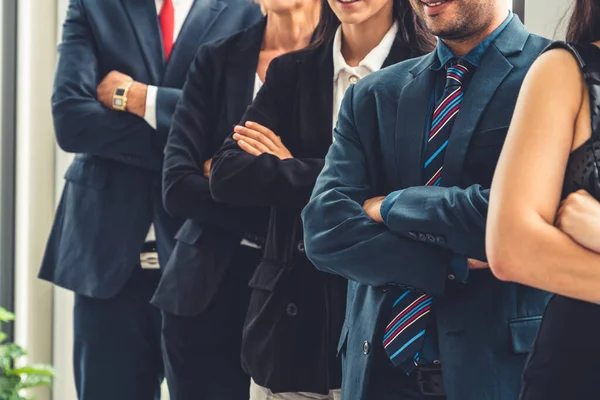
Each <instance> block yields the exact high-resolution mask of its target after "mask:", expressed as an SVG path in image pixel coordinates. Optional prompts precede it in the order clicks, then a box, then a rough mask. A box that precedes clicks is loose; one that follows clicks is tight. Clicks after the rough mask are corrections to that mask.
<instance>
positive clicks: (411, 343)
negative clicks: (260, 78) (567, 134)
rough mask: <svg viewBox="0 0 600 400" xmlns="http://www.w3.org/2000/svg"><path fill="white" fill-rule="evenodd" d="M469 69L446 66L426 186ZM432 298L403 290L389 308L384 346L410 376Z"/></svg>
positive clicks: (435, 176) (437, 174)
mask: <svg viewBox="0 0 600 400" xmlns="http://www.w3.org/2000/svg"><path fill="white" fill-rule="evenodd" d="M468 74H469V68H468V67H467V66H466V64H465V63H463V62H462V60H459V61H458V62H457V61H456V60H453V61H451V62H450V63H449V64H448V66H447V67H446V86H445V87H444V93H443V95H442V98H441V100H440V101H439V102H438V103H437V104H436V106H435V108H434V110H433V113H432V117H431V128H430V130H429V137H428V141H427V148H426V150H425V157H424V160H425V164H424V166H423V168H424V176H425V186H439V184H440V181H441V178H442V170H443V166H444V154H445V153H446V147H447V146H448V141H449V140H450V132H451V131H452V126H453V125H454V120H455V119H456V115H457V114H458V111H459V109H460V105H461V103H462V99H463V82H464V79H465V77H466V76H467V75H468ZM432 303H433V299H432V298H431V297H430V296H428V295H426V294H423V293H421V292H417V291H414V290H406V291H404V292H403V293H402V294H401V295H400V296H399V297H398V298H397V299H396V301H395V302H394V304H393V306H392V316H393V319H392V320H391V321H390V323H389V324H388V325H387V326H386V328H385V334H384V336H383V347H384V348H385V352H386V354H387V355H388V357H389V358H390V360H391V361H392V363H393V364H394V366H396V367H399V368H401V369H402V370H403V371H404V372H406V373H407V374H410V373H411V372H412V371H413V370H414V369H415V368H416V366H417V365H418V363H419V358H420V355H419V352H420V350H421V349H422V347H423V343H424V341H425V335H426V333H427V325H428V323H429V319H430V317H431V314H430V312H431V306H432Z"/></svg>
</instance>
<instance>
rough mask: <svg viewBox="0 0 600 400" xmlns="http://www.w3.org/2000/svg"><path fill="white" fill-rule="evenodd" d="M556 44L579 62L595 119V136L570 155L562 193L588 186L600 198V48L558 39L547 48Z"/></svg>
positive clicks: (593, 118) (589, 190) (593, 130)
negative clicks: (599, 170) (558, 40)
mask: <svg viewBox="0 0 600 400" xmlns="http://www.w3.org/2000/svg"><path fill="white" fill-rule="evenodd" d="M556 48H561V49H565V50H568V51H569V52H571V54H573V56H574V57H575V59H576V60H577V62H578V63H579V66H580V67H581V71H582V73H583V77H584V79H585V82H586V84H587V87H588V92H589V95H590V111H591V119H592V136H591V137H590V138H589V139H588V140H586V141H585V143H583V144H582V145H581V146H579V147H578V148H576V149H575V150H573V152H572V153H571V155H570V156H569V161H568V163H567V170H566V173H565V182H564V185H563V196H567V195H568V194H569V193H572V192H575V191H577V190H579V189H585V190H586V191H588V192H589V193H590V194H591V195H592V196H594V198H596V200H598V201H600V173H599V172H598V169H599V168H600V48H598V47H597V46H595V45H593V44H589V45H585V46H582V45H575V44H572V43H566V42H555V43H553V44H551V45H550V46H549V47H548V49H546V51H548V50H551V49H556Z"/></svg>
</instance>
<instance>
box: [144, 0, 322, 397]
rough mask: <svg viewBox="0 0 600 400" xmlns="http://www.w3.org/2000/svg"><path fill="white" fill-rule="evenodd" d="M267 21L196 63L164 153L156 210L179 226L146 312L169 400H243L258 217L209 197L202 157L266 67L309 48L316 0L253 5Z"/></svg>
mask: <svg viewBox="0 0 600 400" xmlns="http://www.w3.org/2000/svg"><path fill="white" fill-rule="evenodd" d="M262 8H263V11H264V12H266V15H267V18H264V19H263V20H262V21H261V22H259V23H258V24H256V25H255V26H253V27H251V28H249V29H247V30H245V31H242V32H240V33H237V34H234V35H233V36H230V37H229V38H226V39H224V40H221V41H218V42H215V43H213V44H210V45H206V46H205V47H203V48H201V49H200V51H199V53H198V54H197V55H196V57H195V60H194V62H193V64H192V66H191V69H190V72H189V74H188V77H187V81H186V84H185V87H184V89H183V95H182V100H181V103H180V104H179V105H178V107H177V110H176V112H175V114H174V117H173V122H172V128H171V132H170V135H169V139H168V142H167V146H166V149H165V159H164V173H163V199H164V206H165V208H166V210H167V211H168V212H169V213H170V214H171V215H173V216H175V217H181V218H185V219H186V222H185V224H184V225H183V227H182V228H181V229H180V231H179V232H178V234H177V236H176V238H177V244H176V246H175V249H174V251H173V253H172V255H171V257H170V259H169V262H168V263H167V265H166V266H165V268H164V270H163V275H162V279H161V282H160V285H159V287H158V289H157V292H156V294H155V296H154V299H153V301H152V302H153V304H154V305H156V306H158V307H159V308H161V309H162V311H163V343H164V355H165V366H166V375H167V382H168V385H169V390H170V394H171V399H172V400H189V399H196V398H202V399H206V400H210V399H214V400H223V399H227V400H246V399H248V390H249V386H250V378H249V376H248V375H247V374H245V373H244V371H243V370H242V368H241V364H240V343H241V337H242V326H243V322H244V317H245V315H246V310H247V308H248V301H249V296H250V291H249V289H248V280H249V278H250V276H251V275H252V273H253V271H254V269H255V267H256V266H257V265H258V263H259V261H260V259H261V257H262V250H261V247H262V245H263V244H264V236H265V232H266V225H267V221H268V209H266V208H260V207H256V208H250V209H249V208H246V209H244V210H240V209H238V208H236V207H232V206H230V205H223V204H218V203H216V202H215V201H214V200H213V199H212V197H211V196H210V192H209V185H208V178H207V171H208V169H209V165H210V158H211V157H212V155H213V153H214V152H215V151H216V150H217V149H219V147H220V146H221V144H222V143H223V140H224V139H225V138H226V137H227V136H228V135H229V133H230V132H231V128H232V126H233V125H234V124H235V123H236V122H238V121H239V119H240V117H241V116H242V115H243V113H244V111H245V110H246V107H247V106H248V105H249V104H250V103H251V102H252V99H253V98H254V95H255V94H256V92H257V91H258V88H259V87H260V85H261V83H262V81H264V77H265V74H266V70H267V66H268V64H269V62H270V60H271V59H273V58H274V57H276V56H278V55H281V54H283V53H285V52H288V51H293V50H297V49H300V48H303V47H305V46H306V45H308V44H309V42H310V40H311V38H312V36H313V33H314V28H315V27H316V25H317V23H318V19H319V14H320V3H319V1H318V0H293V1H288V0H263V1H262Z"/></svg>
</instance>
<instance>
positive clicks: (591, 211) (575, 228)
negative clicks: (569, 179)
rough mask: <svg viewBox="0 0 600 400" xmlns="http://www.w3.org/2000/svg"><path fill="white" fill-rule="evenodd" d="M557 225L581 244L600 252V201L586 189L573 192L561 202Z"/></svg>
mask: <svg viewBox="0 0 600 400" xmlns="http://www.w3.org/2000/svg"><path fill="white" fill-rule="evenodd" d="M556 226H557V227H558V229H560V230H561V231H563V232H564V233H566V234H567V235H569V236H570V237H571V239H573V240H574V241H576V242H577V243H579V244H580V245H581V246H583V247H586V248H588V249H590V250H592V251H595V252H596V253H600V202H598V201H597V200H596V199H595V198H594V197H592V195H590V194H589V193H588V192H586V191H585V190H578V191H577V192H574V193H571V194H570V195H569V196H568V197H567V198H566V199H565V200H564V201H563V202H562V203H561V205H560V208H559V209H558V212H557V213H556Z"/></svg>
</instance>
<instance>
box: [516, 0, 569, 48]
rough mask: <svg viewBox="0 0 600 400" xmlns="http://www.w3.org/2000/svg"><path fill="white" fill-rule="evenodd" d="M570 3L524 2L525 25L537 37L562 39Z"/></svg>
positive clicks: (552, 0) (563, 0)
mask: <svg viewBox="0 0 600 400" xmlns="http://www.w3.org/2000/svg"><path fill="white" fill-rule="evenodd" d="M572 3H573V1H572V0H525V25H526V26H527V27H528V28H529V30H530V31H532V32H534V33H537V34H538V35H541V36H544V37H547V38H551V39H564V34H565V28H566V23H567V22H568V15H567V14H568V13H569V11H570V10H569V8H570V6H571V4H572ZM565 15H566V17H565ZM563 17H564V18H563Z"/></svg>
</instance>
